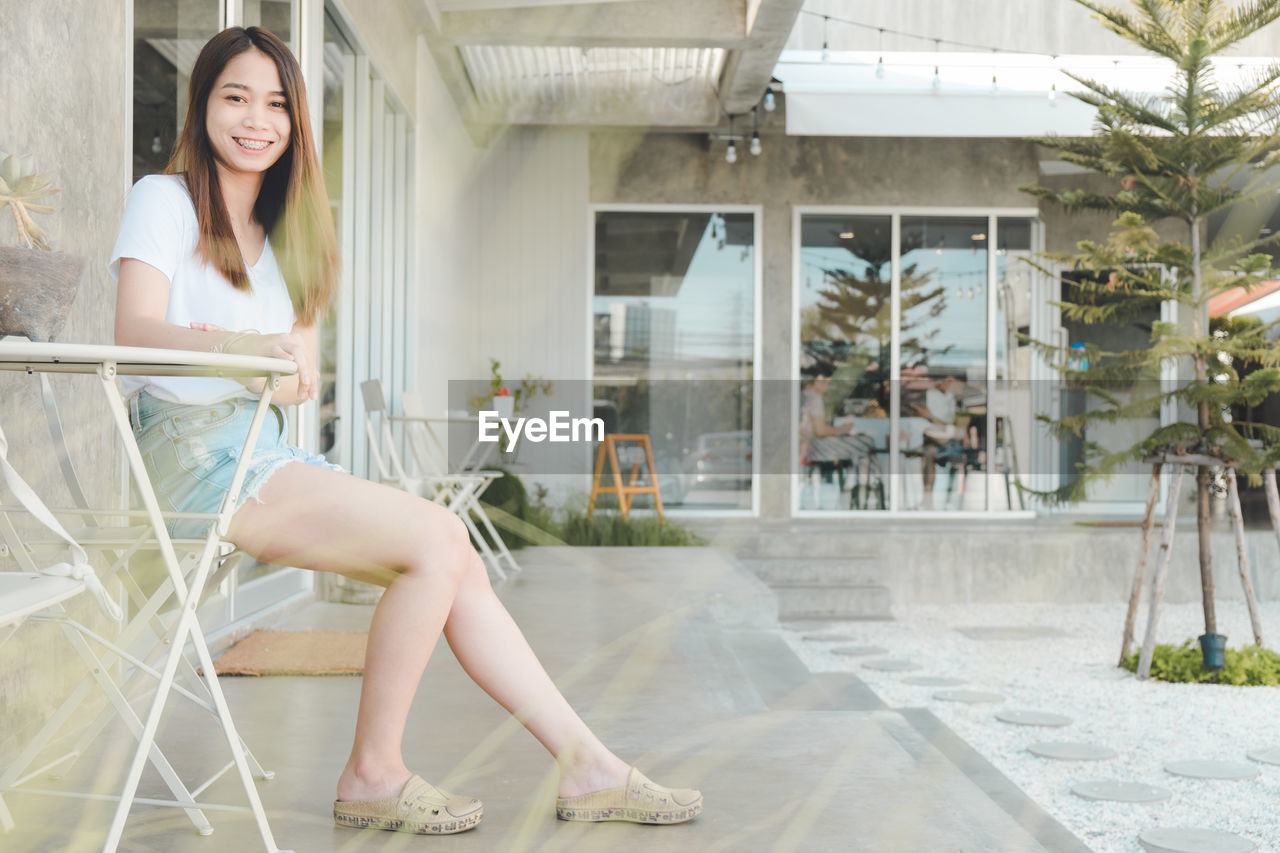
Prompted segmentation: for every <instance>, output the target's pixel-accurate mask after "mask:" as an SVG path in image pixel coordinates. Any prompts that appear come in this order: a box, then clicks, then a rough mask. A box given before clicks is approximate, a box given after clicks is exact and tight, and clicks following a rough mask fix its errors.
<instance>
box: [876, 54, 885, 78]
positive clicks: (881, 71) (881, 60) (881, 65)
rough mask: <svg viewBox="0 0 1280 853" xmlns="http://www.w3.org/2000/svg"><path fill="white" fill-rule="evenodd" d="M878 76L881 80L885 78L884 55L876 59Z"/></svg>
mask: <svg viewBox="0 0 1280 853" xmlns="http://www.w3.org/2000/svg"><path fill="white" fill-rule="evenodd" d="M876 78H877V79H879V80H883V79H884V57H883V56H882V57H880V58H879V59H877V60H876Z"/></svg>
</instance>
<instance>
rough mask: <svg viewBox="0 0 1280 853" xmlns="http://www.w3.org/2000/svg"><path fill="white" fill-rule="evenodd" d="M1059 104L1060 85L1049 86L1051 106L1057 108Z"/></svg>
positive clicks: (1051, 84) (1052, 84)
mask: <svg viewBox="0 0 1280 853" xmlns="http://www.w3.org/2000/svg"><path fill="white" fill-rule="evenodd" d="M1057 103H1058V84H1057V83H1050V84H1049V106H1051V107H1052V106H1055V105H1057Z"/></svg>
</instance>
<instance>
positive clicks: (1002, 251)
mask: <svg viewBox="0 0 1280 853" xmlns="http://www.w3.org/2000/svg"><path fill="white" fill-rule="evenodd" d="M1031 225H1032V223H1031V220H1030V219H1008V218H1005V219H1000V220H998V221H997V227H996V388H995V389H994V390H993V391H992V394H991V417H990V420H991V422H993V423H994V424H995V444H994V448H993V450H992V454H993V459H992V464H991V465H990V466H989V469H990V473H991V474H992V476H994V477H996V483H995V489H994V492H993V494H994V503H993V504H992V509H997V510H1010V509H1016V510H1023V509H1027V508H1028V504H1027V500H1026V496H1025V494H1024V493H1023V492H1021V491H1020V490H1019V489H1018V488H1017V484H1018V483H1022V482H1024V479H1023V474H1024V472H1025V471H1026V470H1027V469H1026V467H1025V466H1026V464H1027V460H1028V459H1029V458H1030V456H1029V454H1030V451H1031V426H1032V423H1033V421H1032V416H1031V389H1030V387H1029V380H1030V376H1031V346H1030V344H1028V343H1024V342H1020V341H1019V340H1018V334H1019V333H1022V334H1024V335H1025V334H1028V333H1029V332H1030V329H1031V276H1032V275H1033V274H1034V272H1035V268H1034V267H1033V266H1032V265H1031V263H1029V261H1030V260H1031V259H1032V252H1031V249H1032V245H1031Z"/></svg>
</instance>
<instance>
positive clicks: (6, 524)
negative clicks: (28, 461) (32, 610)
mask: <svg viewBox="0 0 1280 853" xmlns="http://www.w3.org/2000/svg"><path fill="white" fill-rule="evenodd" d="M0 479H3V481H4V484H5V485H6V486H7V487H8V490H9V491H10V492H12V494H13V496H14V497H15V498H17V499H18V502H19V503H21V504H22V505H23V506H24V507H26V509H27V511H28V512H29V513H31V515H32V516H34V517H35V519H36V521H38V522H40V523H41V524H42V525H44V526H45V527H47V528H48V529H49V530H51V531H52V532H53V533H54V534H56V535H57V536H58V538H59V539H61V540H62V541H63V542H65V543H66V545H67V548H68V550H69V553H70V557H71V560H70V562H57V563H54V564H53V565H46V566H41V567H37V566H36V565H35V564H34V563H33V562H32V561H31V559H30V557H29V556H28V555H27V550H26V547H25V546H24V545H23V543H22V542H21V540H20V539H19V538H18V533H17V530H16V529H15V528H14V527H13V524H12V523H11V522H10V520H9V518H8V515H7V513H0V516H3V520H2V523H0V534H3V538H4V540H5V543H6V544H7V545H8V546H9V551H10V552H11V553H12V554H13V555H14V557H15V559H17V561H18V563H19V565H22V566H23V568H25V569H27V570H28V571H35V572H40V573H43V574H47V575H51V576H55V577H64V578H71V579H73V580H75V581H80V582H82V583H83V584H84V586H85V587H87V588H88V590H89V591H90V592H92V593H93V596H94V598H96V599H97V600H98V606H99V607H101V608H102V612H103V613H105V614H106V615H107V616H108V617H109V618H111V619H114V620H116V621H119V620H120V619H121V618H122V616H123V614H122V613H121V611H120V606H119V605H118V604H116V603H115V601H113V600H112V598H111V596H110V595H108V594H107V591H106V589H105V588H104V587H103V586H102V581H101V580H99V578H98V575H97V572H95V571H94V570H93V567H92V566H90V565H89V557H88V555H87V554H86V553H85V550H84V548H82V547H81V546H80V543H79V542H77V541H76V540H75V539H73V538H72V537H71V534H69V533H67V531H66V529H65V528H63V526H62V524H61V523H59V521H58V519H57V518H55V517H54V515H53V513H52V512H50V511H49V508H48V507H47V506H45V503H44V501H42V500H40V496H39V495H37V494H36V493H35V490H34V489H32V488H31V486H29V485H28V484H27V481H26V480H24V479H22V476H21V475H20V474H19V473H18V472H17V471H16V470H15V469H14V467H13V465H11V464H10V463H9V440H8V438H7V437H6V436H5V434H4V430H3V429H0Z"/></svg>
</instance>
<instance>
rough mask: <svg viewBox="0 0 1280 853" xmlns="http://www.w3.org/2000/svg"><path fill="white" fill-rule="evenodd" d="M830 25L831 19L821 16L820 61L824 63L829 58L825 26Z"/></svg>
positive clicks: (829, 51)
mask: <svg viewBox="0 0 1280 853" xmlns="http://www.w3.org/2000/svg"><path fill="white" fill-rule="evenodd" d="M829 23H831V19H830V18H828V17H827V16H826V15H823V16H822V61H823V62H826V61H827V60H829V59H830V58H831V49H830V47H829V46H828V41H827V25H828V24H829Z"/></svg>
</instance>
